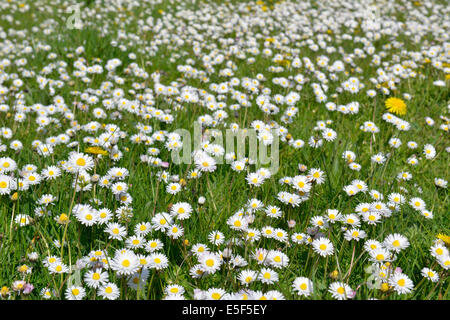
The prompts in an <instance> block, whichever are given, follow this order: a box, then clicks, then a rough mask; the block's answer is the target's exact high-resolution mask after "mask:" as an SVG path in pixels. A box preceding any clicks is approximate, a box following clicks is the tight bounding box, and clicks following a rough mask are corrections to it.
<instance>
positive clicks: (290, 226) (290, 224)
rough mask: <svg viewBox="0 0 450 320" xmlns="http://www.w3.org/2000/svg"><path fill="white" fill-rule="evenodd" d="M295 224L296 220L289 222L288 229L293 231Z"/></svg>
mask: <svg viewBox="0 0 450 320" xmlns="http://www.w3.org/2000/svg"><path fill="white" fill-rule="evenodd" d="M295 224H296V222H295V220H289V221H288V227H289V228H291V229H292V228H294V227H295Z"/></svg>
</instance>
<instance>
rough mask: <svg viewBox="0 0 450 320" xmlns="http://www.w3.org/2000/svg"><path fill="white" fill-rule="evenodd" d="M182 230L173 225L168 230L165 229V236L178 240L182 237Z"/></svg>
mask: <svg viewBox="0 0 450 320" xmlns="http://www.w3.org/2000/svg"><path fill="white" fill-rule="evenodd" d="M183 234H184V229H183V228H182V227H181V226H179V225H176V224H173V225H171V226H170V228H168V229H167V235H168V236H169V237H170V238H172V239H178V238H179V237H181V236H183Z"/></svg>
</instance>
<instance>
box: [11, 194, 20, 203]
mask: <svg viewBox="0 0 450 320" xmlns="http://www.w3.org/2000/svg"><path fill="white" fill-rule="evenodd" d="M17 199H19V194H18V193H17V192H14V193H13V195H12V196H11V200H12V201H17Z"/></svg>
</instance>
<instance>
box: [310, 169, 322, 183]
mask: <svg viewBox="0 0 450 320" xmlns="http://www.w3.org/2000/svg"><path fill="white" fill-rule="evenodd" d="M307 177H308V179H309V180H310V181H312V182H315V183H316V184H322V183H323V182H324V181H325V173H324V172H323V171H322V170H320V169H316V168H311V169H310V170H309V171H308V176H307Z"/></svg>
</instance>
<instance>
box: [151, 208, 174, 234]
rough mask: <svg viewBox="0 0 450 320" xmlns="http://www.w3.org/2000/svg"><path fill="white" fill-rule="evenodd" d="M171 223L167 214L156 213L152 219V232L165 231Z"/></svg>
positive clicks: (170, 218)
mask: <svg viewBox="0 0 450 320" xmlns="http://www.w3.org/2000/svg"><path fill="white" fill-rule="evenodd" d="M172 222H173V220H172V217H171V216H170V215H169V214H168V213H165V212H162V213H157V214H155V216H154V217H153V218H152V227H153V229H154V230H165V229H167V228H169V227H170V225H171V224H172Z"/></svg>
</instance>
